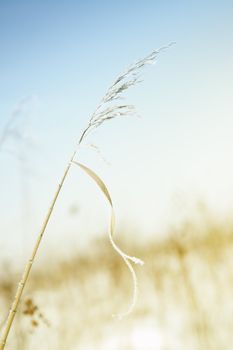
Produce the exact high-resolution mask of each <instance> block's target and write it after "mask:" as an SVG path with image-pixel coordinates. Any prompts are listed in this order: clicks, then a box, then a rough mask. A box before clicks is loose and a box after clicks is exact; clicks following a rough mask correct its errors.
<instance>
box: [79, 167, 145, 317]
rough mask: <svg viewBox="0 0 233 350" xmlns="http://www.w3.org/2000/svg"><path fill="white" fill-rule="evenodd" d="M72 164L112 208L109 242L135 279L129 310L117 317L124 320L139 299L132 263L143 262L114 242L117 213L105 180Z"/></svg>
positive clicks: (88, 169)
mask: <svg viewBox="0 0 233 350" xmlns="http://www.w3.org/2000/svg"><path fill="white" fill-rule="evenodd" d="M72 163H74V164H76V165H78V166H79V167H80V168H81V169H83V170H84V171H85V172H86V173H87V174H88V175H89V176H90V177H91V178H92V180H94V182H95V183H96V184H97V185H98V187H99V189H100V190H101V192H102V193H103V194H104V195H105V197H106V198H107V200H108V202H109V204H110V206H111V220H110V228H109V240H110V243H111V244H112V246H113V249H114V250H115V251H116V252H117V253H118V254H119V255H120V256H121V257H122V259H123V260H124V261H125V263H126V265H127V267H128V269H129V270H130V273H131V275H132V279H133V295H132V301H131V303H130V305H129V308H128V310H127V311H126V312H124V313H123V314H119V315H116V316H117V317H118V318H120V319H121V318H122V317H124V316H126V315H128V314H130V313H131V312H132V310H133V308H134V306H135V303H136V299H137V276H136V273H135V271H134V268H133V266H132V265H131V263H130V261H132V262H134V263H135V264H140V265H143V264H144V263H143V261H142V260H140V259H138V258H135V257H134V256H130V255H127V254H125V253H124V252H123V251H122V250H121V249H120V248H119V247H118V245H117V244H116V243H115V242H114V240H113V236H114V232H115V213H114V208H113V202H112V198H111V196H110V194H109V191H108V189H107V186H106V185H105V183H104V182H103V180H101V178H100V177H99V176H98V175H97V174H96V173H95V172H94V171H93V170H91V169H90V168H88V167H87V166H85V165H83V164H81V163H78V162H76V161H73V162H72Z"/></svg>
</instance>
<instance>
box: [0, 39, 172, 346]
mask: <svg viewBox="0 0 233 350" xmlns="http://www.w3.org/2000/svg"><path fill="white" fill-rule="evenodd" d="M172 44H173V43H170V44H169V45H167V46H165V47H162V48H160V49H158V50H154V51H153V52H152V53H151V54H149V55H148V56H146V57H145V58H143V59H141V60H139V61H136V62H135V63H134V64H132V65H131V66H130V67H129V68H128V69H126V70H125V72H123V74H121V75H119V76H118V77H117V79H116V80H115V81H114V83H113V84H112V85H111V86H110V87H109V89H108V90H107V92H106V94H105V95H104V97H103V98H102V100H101V101H100V103H99V105H98V107H97V108H96V110H95V111H94V113H93V114H92V115H91V117H90V119H89V122H88V124H87V127H86V128H85V129H84V131H83V133H82V134H81V137H80V139H79V141H78V143H77V146H76V148H75V150H74V152H73V154H72V155H71V157H70V158H69V161H68V163H67V165H66V167H65V170H64V173H63V176H62V178H61V180H60V183H59V184H58V187H57V190H56V192H55V194H54V197H53V199H52V202H51V204H50V207H49V209H48V211H47V213H46V216H45V219H44V222H43V224H42V227H41V229H40V232H39V235H38V238H37V240H36V243H35V245H34V247H33V250H32V253H31V256H30V258H29V260H28V262H27V264H26V266H25V269H24V272H23V275H22V277H21V280H20V282H19V284H18V288H17V291H16V294H15V298H14V301H13V303H12V305H11V308H10V311H9V314H8V317H7V320H6V323H5V326H4V327H3V331H2V334H1V339H0V350H3V349H4V348H5V345H6V341H7V337H8V335H9V332H10V329H11V326H12V323H13V321H14V318H15V314H16V312H17V309H18V305H19V302H20V299H21V296H22V293H23V290H24V288H25V285H26V283H27V280H28V276H29V274H30V271H31V268H32V265H33V263H34V260H35V257H36V254H37V252H38V249H39V246H40V243H41V240H42V238H43V236H44V233H45V230H46V227H47V225H48V222H49V220H50V217H51V215H52V213H53V210H54V207H55V204H56V202H57V199H58V196H59V194H60V192H61V189H62V187H63V185H64V182H65V180H66V177H67V174H68V173H69V170H70V168H71V166H72V164H74V163H75V162H76V161H75V158H76V155H77V153H78V150H79V147H80V146H81V144H82V143H83V141H84V139H85V138H86V137H87V135H88V134H89V133H90V132H92V131H93V130H94V129H96V128H98V127H99V126H100V125H102V124H103V123H104V122H106V121H108V120H111V119H114V118H116V117H122V116H126V115H132V114H134V113H135V110H134V106H132V105H128V104H119V103H116V104H115V101H119V100H120V99H121V98H122V94H123V93H124V92H125V91H126V90H128V89H129V88H130V87H131V86H134V85H136V84H137V83H139V82H141V80H140V79H139V73H140V71H141V70H142V68H144V67H145V66H146V65H147V64H152V63H154V62H155V60H156V58H157V56H158V54H159V53H160V52H161V51H162V50H165V49H167V48H168V47H169V46H171V45H172ZM78 164H79V163H78ZM79 166H81V167H82V168H83V169H84V170H85V171H86V172H87V173H88V174H89V175H90V176H91V177H92V178H93V179H94V180H95V181H96V182H97V183H98V184H99V187H100V188H101V189H102V191H103V192H104V193H105V195H106V196H107V198H108V200H109V203H110V205H111V206H112V200H111V197H110V195H109V194H108V195H107V193H108V191H107V192H106V191H105V190H103V189H105V188H106V186H105V185H104V186H103V182H102V180H100V178H99V177H98V176H97V175H96V174H95V173H94V172H92V171H91V170H90V169H89V168H87V167H85V166H83V165H81V164H79ZM113 232H114V211H113V207H112V217H111V230H110V235H109V238H110V242H111V244H112V246H113V248H114V249H115V250H116V251H117V252H118V253H119V254H120V255H121V256H122V258H123V259H124V261H125V263H126V264H127V266H128V268H129V270H130V271H131V274H132V278H133V282H134V294H133V301H132V303H131V306H130V308H129V310H128V311H127V312H126V313H125V314H123V315H126V314H128V313H129V312H131V310H132V308H133V306H134V304H135V301H136V292H137V278H136V274H135V271H134V269H133V267H132V265H131V263H130V261H133V262H134V263H142V262H141V261H140V260H139V259H137V258H134V257H130V256H128V255H126V254H125V253H123V252H122V251H121V250H120V248H119V247H118V246H117V245H116V243H115V242H114V240H113V236H112V234H113Z"/></svg>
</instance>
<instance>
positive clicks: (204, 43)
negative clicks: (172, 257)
mask: <svg viewBox="0 0 233 350" xmlns="http://www.w3.org/2000/svg"><path fill="white" fill-rule="evenodd" d="M232 11H233V3H232V2H231V1H221V2H220V1H204V2H203V1H195V2H193V1H192V2H191V1H122V0H120V1H117V2H113V1H112V2H111V1H98V2H97V1H85V2H84V1H69V0H68V1H37V2H36V1H10V0H9V1H7V2H5V1H0V45H1V55H0V102H1V103H0V130H2V129H3V127H4V125H5V124H6V122H7V120H8V118H9V117H10V114H11V113H12V110H13V109H14V108H15V106H17V104H18V103H19V101H21V100H22V99H23V98H25V97H29V103H28V104H29V105H30V106H29V107H27V108H26V109H29V110H30V112H28V117H27V118H26V121H25V123H24V127H25V129H26V130H25V132H26V133H27V134H29V136H30V138H31V140H32V146H27V147H24V146H22V145H20V144H19V143H15V142H13V141H11V142H10V141H8V144H7V145H6V147H8V148H10V149H14V150H15V149H16V148H18V149H20V152H22V153H23V156H24V158H25V159H26V161H25V162H26V170H25V168H24V167H23V166H21V165H20V164H19V162H18V161H17V160H16V159H14V157H11V156H9V154H7V153H4V152H2V153H1V155H0V157H1V164H2V172H1V174H0V179H1V182H0V183H1V197H2V203H1V204H0V206H1V212H2V229H3V230H4V231H5V232H8V233H9V234H8V235H7V236H8V237H10V240H11V239H12V237H13V236H12V234H13V233H12V231H14V237H15V239H16V238H17V237H18V238H19V239H18V238H17V239H18V241H19V242H20V240H21V239H22V235H23V231H25V230H26V231H28V232H29V233H28V235H30V232H31V231H33V232H34V231H36V230H37V228H38V227H39V226H40V222H41V219H42V217H43V214H44V212H45V209H46V208H47V206H48V202H49V199H50V197H51V195H52V193H53V191H54V188H55V184H56V182H57V181H58V179H59V174H61V173H62V170H63V167H64V165H65V163H66V159H67V157H69V153H70V151H72V148H73V145H74V143H75V141H76V140H77V138H78V137H79V135H80V132H81V131H82V129H83V128H84V126H85V124H86V123H87V120H88V116H89V115H90V114H91V112H92V111H93V110H94V109H95V107H96V105H97V103H98V102H99V100H100V98H101V97H102V95H103V94H104V92H105V90H106V89H107V87H108V86H109V84H110V83H111V82H112V81H113V79H115V77H116V76H117V75H118V74H119V73H120V72H122V70H124V68H125V67H126V66H127V65H129V64H130V63H132V62H133V61H134V60H136V59H138V58H141V57H143V56H145V55H147V54H148V53H150V51H152V50H153V49H154V48H159V47H160V46H163V45H166V44H168V43H169V42H171V41H176V45H175V46H173V47H172V48H170V49H169V50H167V51H166V52H164V53H162V54H161V55H160V57H159V59H158V62H157V64H156V65H155V66H152V67H148V69H146V70H145V74H144V82H143V83H142V84H141V85H138V86H137V87H135V88H134V89H133V90H132V91H130V92H129V93H128V94H127V101H128V102H129V103H133V104H135V105H136V107H137V110H138V112H139V114H140V115H141V116H142V119H135V120H134V121H132V120H130V119H127V120H118V121H113V122H112V123H111V124H110V123H109V124H108V125H106V126H103V127H102V128H101V129H99V130H98V132H96V133H95V134H93V135H92V136H91V137H90V140H89V141H90V142H93V143H95V144H96V145H98V146H99V147H100V149H101V151H102V153H103V156H104V157H105V158H107V159H108V160H109V161H110V163H111V166H110V167H109V166H107V165H106V164H105V163H103V162H102V161H101V160H100V158H99V156H98V155H97V154H92V153H91V152H90V151H88V150H84V151H83V153H82V154H81V155H80V156H81V159H83V162H86V163H88V164H87V165H89V166H92V167H93V168H94V169H95V170H96V171H97V172H99V173H100V175H102V176H103V177H104V179H105V180H106V182H107V183H108V184H109V186H110V188H111V191H112V193H113V195H114V198H115V201H116V208H117V210H118V215H119V218H120V222H121V223H124V224H125V225H126V224H127V225H129V226H130V227H133V228H135V227H137V228H138V230H140V231H143V229H144V233H145V235H146V233H147V232H150V233H151V232H152V234H154V232H155V231H163V229H164V230H165V227H167V226H169V225H170V224H172V222H174V221H176V220H177V217H178V218H179V217H180V215H181V217H182V215H186V212H187V210H188V209H187V208H189V207H190V208H189V209H190V210H191V211H192V210H193V207H192V206H193V205H194V204H193V203H195V201H196V200H199V199H201V200H203V201H206V202H207V203H208V205H209V206H210V207H212V208H213V209H214V210H215V209H216V210H218V211H219V210H220V211H221V212H225V211H226V208H228V210H230V211H231V210H232V205H233V203H232V199H231V197H232V195H231V193H232V191H233V185H232V183H231V179H232V176H233V168H232V166H231V158H232V157H231V154H232V147H233V141H232V133H231V130H232V127H233V122H232V109H233V108H232V87H233V86H232V85H233V83H232V81H233V80H232V78H233V69H232V58H233V57H232V56H233V45H232V33H233V21H232V17H233V12H232ZM30 101H31V102H30ZM35 101H36V102H35ZM24 113H25V112H23V113H22V114H24ZM19 120H20V118H19ZM30 145H31V144H30ZM19 147H20V148H19ZM76 179H77V180H76ZM78 180H79V181H80V182H81V184H82V185H81V186H80V187H79V186H77V188H76V189H75V190H74V186H76V185H75V184H76V181H78ZM75 191H76V192H75ZM93 191H94V192H93ZM25 192H26V193H27V196H26V197H27V199H25ZM86 194H88V196H89V198H91V200H92V201H93V205H91V204H90V203H89V202H87V203H86V202H85V200H84V197H85V196H86ZM94 197H97V199H94ZM100 197H101V196H100ZM174 198H175V199H174ZM63 201H64V202H63V203H64V205H63V204H62V203H61V204H60V206H59V205H58V208H57V213H59V215H60V218H62V220H60V221H59V220H57V221H56V220H55V219H54V222H53V223H51V231H54V232H55V231H59V230H60V231H59V232H60V236H61V237H63V236H62V235H63V233H62V232H64V230H66V229H67V230H68V231H69V230H70V232H71V231H72V232H75V231H76V230H78V229H80V228H82V229H83V227H86V226H85V225H86V224H85V225H84V223H85V222H86V221H88V222H89V221H91V222H92V221H93V224H91V223H90V222H89V223H88V225H87V226H88V227H87V228H86V229H87V231H89V232H91V231H93V230H94V227H95V228H96V227H97V226H98V227H99V231H101V230H102V229H103V227H105V222H106V212H105V211H104V209H103V215H102V214H100V213H99V211H97V212H96V214H95V205H97V207H98V205H100V203H101V208H102V206H103V207H104V203H102V202H101V201H102V199H101V198H99V197H98V191H97V192H95V189H94V188H93V187H92V185H90V183H89V182H88V181H87V182H86V180H84V179H83V178H82V175H80V174H79V171H76V170H74V174H73V173H72V176H71V179H70V180H69V183H67V187H66V190H65V193H64V199H63ZM99 201H100V202H99ZM26 202H27V204H26ZM61 202H62V198H61ZM23 203H24V204H23ZM73 203H75V205H77V206H78V207H85V206H86V212H85V209H83V212H82V210H81V214H80V217H77V220H76V219H75V220H74V219H73V218H72V219H70V218H69V215H68V214H67V212H68V209H67V208H69V207H70V206H72V205H74V204H73ZM22 206H24V207H27V209H25V210H22ZM89 208H91V210H92V213H93V214H92V215H93V216H92V217H91V219H90V218H89V216H88V215H89V214H88V209H89ZM121 208H122V209H121ZM186 209H187V210H186ZM89 211H90V209H89ZM178 212H179V213H178ZM180 212H181V214H180ZM82 213H83V214H82ZM29 214H30V215H29ZM57 215H58V214H57ZM82 215H83V216H82ZM95 215H96V216H98V219H97V218H95ZM101 215H102V216H103V217H102V216H101ZM27 217H30V220H29V221H30V222H29V223H27V224H25V221H27V219H26V218H27ZM55 217H56V216H55ZM96 220H97V221H96ZM98 220H100V221H98ZM101 220H102V221H101ZM81 221H83V222H82V223H81ZM23 222H24V223H23ZM57 222H58V223H57ZM62 222H63V223H64V224H62ZM15 224H17V225H16V226H17V228H16V229H15V227H14V225H15ZM26 226H27V227H26ZM95 230H96V229H95ZM97 231H98V230H97ZM51 236H52V234H51ZM27 237H28V236H27ZM30 237H31V236H30ZM1 238H2V237H1ZM32 238H33V236H32ZM17 239H16V241H17ZM28 240H29V242H30V239H27V241H28Z"/></svg>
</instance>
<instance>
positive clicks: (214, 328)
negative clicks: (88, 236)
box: [0, 214, 233, 350]
mask: <svg viewBox="0 0 233 350" xmlns="http://www.w3.org/2000/svg"><path fill="white" fill-rule="evenodd" d="M204 215H206V214H204ZM202 219H203V220H202V224H201V225H200V222H199V224H195V222H192V221H190V220H187V221H186V222H185V223H184V224H183V225H181V226H179V227H176V228H173V229H172V230H171V232H170V233H169V235H167V237H166V238H164V239H157V240H150V241H147V242H146V241H145V242H144V243H142V242H138V243H137V240H136V241H135V240H133V239H132V237H133V234H132V233H127V234H126V232H124V233H121V234H120V237H121V239H118V243H119V244H120V245H121V246H122V247H124V249H125V250H127V251H128V252H129V253H131V254H134V255H135V256H139V257H140V258H142V259H143V260H144V261H145V265H144V267H137V273H138V277H139V298H138V302H137V304H136V308H135V310H134V312H133V313H132V314H131V315H130V316H128V317H126V318H124V319H123V320H121V321H119V320H118V319H116V318H114V317H112V315H113V314H117V313H121V312H123V311H125V309H126V308H127V304H128V302H129V300H130V296H131V288H132V285H131V284H132V282H131V278H130V275H129V272H128V270H127V269H126V267H125V265H124V263H123V262H122V259H120V258H119V257H118V256H117V255H116V254H115V253H114V252H113V251H112V248H111V247H110V245H109V243H108V241H107V238H106V239H105V238H101V239H96V240H95V241H93V242H92V243H91V244H90V246H89V248H88V250H86V251H84V250H80V251H76V252H75V251H73V253H72V255H71V256H70V255H67V256H66V257H65V256H63V257H61V256H59V254H56V253H55V252H52V253H51V254H47V256H45V257H43V258H42V259H39V261H38V262H37V264H36V266H35V269H34V271H33V273H32V275H31V278H30V281H29V284H28V286H27V288H26V291H25V294H24V297H23V301H22V303H21V305H20V310H19V312H18V314H17V318H16V322H15V324H14V327H13V330H12V333H11V335H10V339H9V343H8V346H7V347H6V349H19V350H24V349H25V350H26V349H35V350H36V349H41V348H43V349H45V350H46V349H59V350H60V349H61V350H62V349H67V350H76V349H83V350H87V349H99V350H118V349H123V350H131V349H132V350H144V349H145V350H175V349H177V350H182V349H190V350H220V349H227V350H228V349H229V350H230V349H231V346H232V345H231V344H232V326H233V319H232V314H233V301H232V286H233V274H232V271H233V258H232V256H233V255H232V253H233V225H230V224H229V223H228V224H227V225H223V224H220V223H218V222H217V221H216V220H215V219H214V218H210V217H208V218H207V217H203V218H202ZM122 237H131V238H130V239H128V240H125V239H122ZM0 271H1V278H0V291H1V293H0V298H1V300H0V302H1V315H0V317H1V318H0V322H1V324H2V322H3V321H4V316H5V315H6V313H7V309H8V307H9V305H10V302H11V300H12V298H13V294H14V291H15V287H16V281H17V280H18V279H19V271H18V270H16V269H15V268H13V267H11V264H7V263H5V264H4V263H3V262H2V266H1V270H0Z"/></svg>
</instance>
